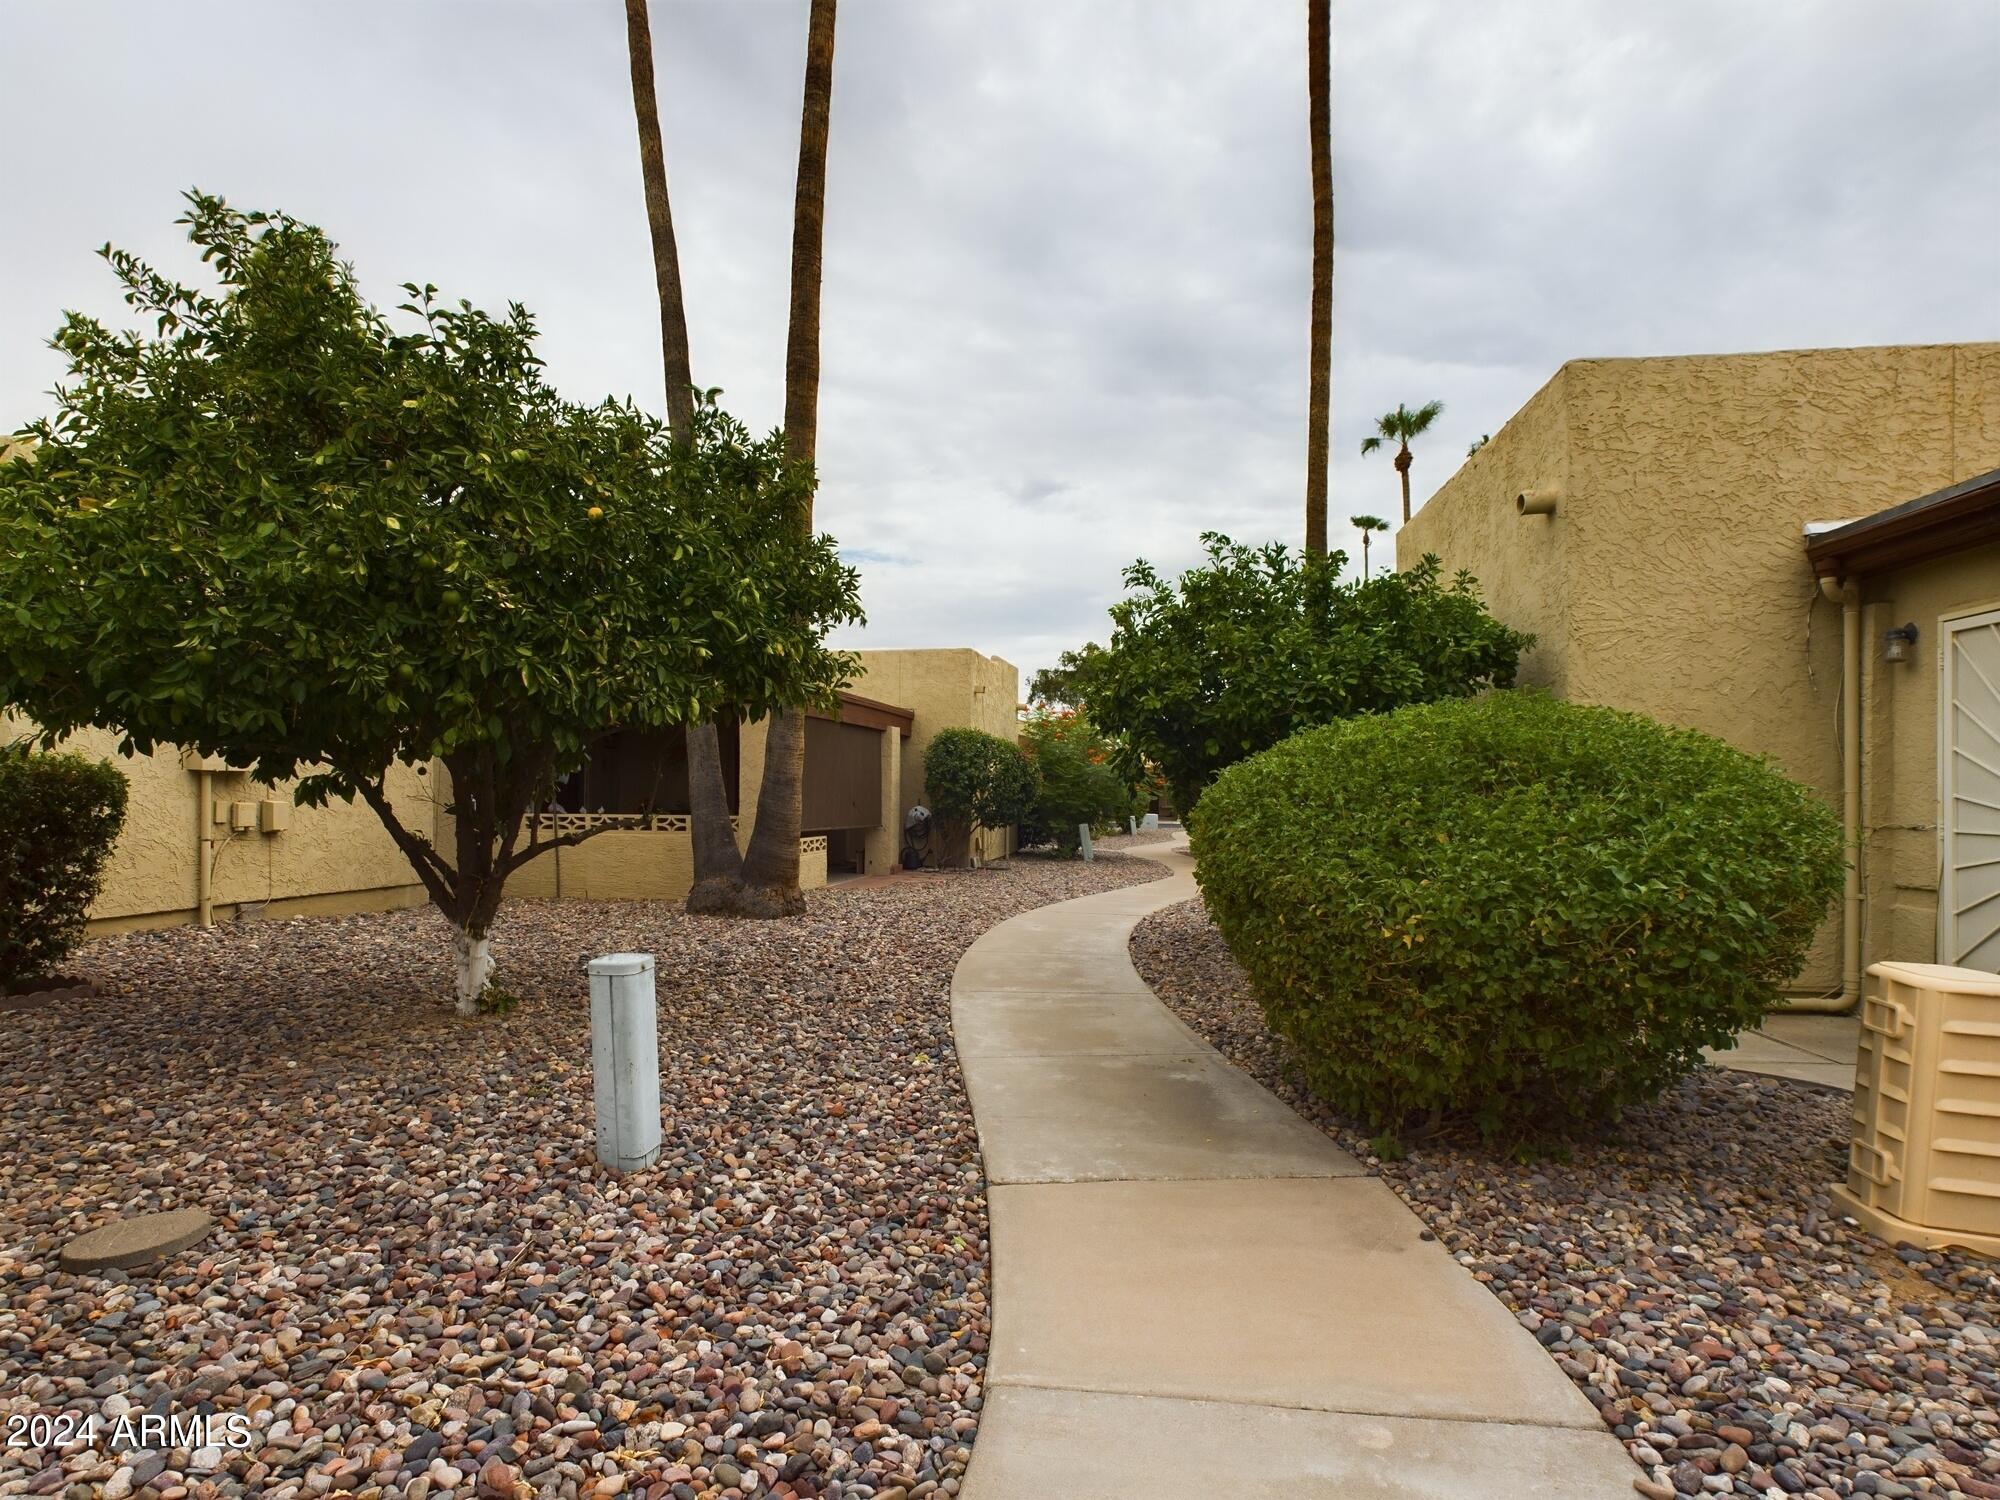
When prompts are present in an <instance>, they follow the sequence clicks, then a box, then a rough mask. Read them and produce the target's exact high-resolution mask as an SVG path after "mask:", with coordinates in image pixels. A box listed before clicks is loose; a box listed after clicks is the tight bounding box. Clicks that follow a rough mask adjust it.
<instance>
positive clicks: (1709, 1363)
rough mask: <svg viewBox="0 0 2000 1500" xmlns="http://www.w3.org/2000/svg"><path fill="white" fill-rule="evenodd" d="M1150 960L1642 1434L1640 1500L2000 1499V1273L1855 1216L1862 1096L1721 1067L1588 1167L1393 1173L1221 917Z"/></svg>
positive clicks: (1611, 1416)
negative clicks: (1235, 946)
mask: <svg viewBox="0 0 2000 1500" xmlns="http://www.w3.org/2000/svg"><path fill="white" fill-rule="evenodd" d="M1132 958H1133V962H1134V963H1135V964H1136V965H1137V966H1138V968H1139V970H1140V972H1141V973H1142V974H1144V975H1145V977H1146V980H1147V982H1148V983H1149V984H1151V985H1152V986H1153V988H1154V990H1155V991H1156V992H1157V993H1158V994H1159V996H1160V998H1161V999H1162V1000H1164V1001H1165V1002H1166V1003H1167V1004H1168V1005H1169V1006H1171V1007H1172V1008H1173V1009H1174V1011H1175V1012H1176V1013H1178V1014H1179V1015H1180V1017H1181V1018H1182V1019H1183V1020H1185V1021H1186V1022H1187V1023H1188V1024H1189V1025H1191V1026H1193V1027H1194V1028H1195V1029H1196V1030H1197V1031H1198V1032H1200V1033H1201V1034H1202V1035H1203V1036H1204V1037H1206V1038H1207V1039H1208V1041H1209V1042H1210V1043H1211V1044H1212V1045H1214V1046H1215V1047H1216V1049H1217V1050H1218V1051H1220V1052H1221V1053H1223V1055H1224V1056H1226V1057H1228V1058H1229V1059H1230V1061H1232V1062H1234V1063H1235V1064H1236V1065H1237V1066H1239V1067H1241V1068H1243V1069H1244V1070H1245V1071H1246V1072H1248V1073H1250V1074H1251V1075H1252V1076H1254V1077H1256V1078H1257V1079H1258V1080H1259V1081H1260V1082H1262V1083H1264V1084H1265V1085H1266V1086H1267V1087H1269V1088H1271V1089H1272V1090H1273V1091H1275V1092H1276V1093H1277V1094H1278V1095H1279V1096H1280V1097H1282V1098H1283V1099H1284V1100H1285V1101H1286V1102H1287V1103H1289V1104H1290V1105H1291V1106H1292V1107H1293V1108H1294V1109H1296V1110H1297V1111H1298V1112H1299V1113H1300V1114H1302V1115H1304V1116H1305V1117H1306V1118H1308V1119H1310V1120H1312V1121H1314V1122H1315V1123H1317V1124H1318V1125H1319V1126H1320V1127H1321V1128H1322V1129H1324V1130H1325V1131H1326V1132H1327V1133H1328V1134H1329V1135H1331V1136H1332V1137H1333V1138H1334V1139H1335V1140H1336V1141H1337V1142H1338V1143H1339V1144H1340V1145H1341V1146H1343V1147H1345V1148H1346V1149H1347V1150H1348V1151H1349V1152H1351V1153H1353V1154H1354V1155H1355V1156H1356V1157H1358V1158H1360V1159H1361V1160H1362V1161H1363V1162H1364V1163H1365V1164H1366V1166H1367V1167H1368V1169H1369V1170H1370V1171H1371V1172H1374V1173H1377V1174H1379V1175H1380V1176H1381V1177H1382V1178H1384V1179H1385V1180H1386V1181H1387V1182H1388V1183H1389V1185H1390V1186H1391V1187H1392V1188H1394V1189H1395V1191H1396V1192H1397V1193H1398V1194H1399V1195H1400V1196H1401V1197H1402V1198H1403V1199H1404V1201H1405V1202H1407V1203H1408V1204H1409V1205H1410V1207H1411V1208H1413V1209H1414V1210H1415V1211H1416V1213H1417V1214H1418V1216H1419V1217H1420V1218H1421V1219H1422V1220H1423V1221H1424V1223H1425V1224H1426V1225H1427V1226H1428V1227H1429V1229H1430V1231H1431V1232H1432V1233H1433V1234H1435V1235H1436V1236H1437V1238H1438V1239H1439V1240H1440V1241H1441V1242H1442V1243H1443V1244H1444V1245H1445V1246H1446V1247H1447V1248H1448V1249H1449V1250H1450V1251H1451V1252H1452V1254H1453V1255H1454V1256H1456V1257H1457V1258H1458V1260H1459V1262H1460V1263H1461V1264H1463V1265H1464V1266H1465V1267H1466V1268H1467V1269H1468V1270H1469V1271H1470V1272H1471V1273H1472V1274H1473V1275H1474V1276H1475V1277H1477V1278H1478V1279H1479V1280H1480V1281H1481V1282H1483V1283H1485V1284H1486V1285H1487V1286H1488V1287H1489V1288H1490V1289H1491V1290H1492V1292H1493V1293H1494V1295H1495V1296H1497V1297H1499V1298H1500V1300H1501V1301H1502V1302H1504V1303H1505V1304H1506V1305H1507V1306H1508V1307H1509V1308H1510V1309H1512V1310H1513V1312H1514V1315H1515V1316H1516V1317H1517V1318H1518V1319H1519V1320H1520V1322H1521V1324H1522V1325H1523V1326H1524V1327H1525V1328H1527V1329H1528V1330H1529V1331H1530V1332H1531V1333H1533V1334H1534V1335H1535V1337H1536V1338H1537V1339H1538V1340H1539V1341H1540V1342H1541V1344H1542V1345H1543V1347H1545V1348H1546V1349H1548V1351H1549V1355H1550V1357H1551V1358H1553V1359H1554V1360H1555V1361H1556V1362H1557V1363H1558V1364H1559V1365H1561V1366H1562V1368H1563V1370H1564V1371H1565V1372H1566V1373H1567V1374H1568V1375H1569V1376H1570V1378H1571V1379H1572V1380H1573V1381H1575V1383H1576V1385H1577V1386H1578V1388H1579V1389H1580V1390H1581V1391H1582V1392H1583V1393H1584V1395H1585V1396H1587V1397H1588V1398H1589V1399H1590V1401H1591V1403H1592V1405H1594V1406H1595V1407H1596V1408H1597V1409H1598V1411H1599V1413H1600V1414H1601V1415H1602V1416H1603V1419H1604V1421H1605V1423H1606V1425H1607V1426H1609V1427H1610V1428H1611V1429H1612V1430H1613V1431H1615V1432H1616V1433H1617V1435H1618V1436H1619V1437H1620V1438H1622V1439H1624V1441H1625V1445H1626V1448H1627V1449H1628V1450H1629V1451H1630V1453H1631V1454H1632V1457H1633V1459H1634V1460H1635V1461H1636V1462H1637V1463H1638V1464H1639V1465H1640V1468H1641V1470H1642V1473H1641V1474H1640V1475H1639V1477H1638V1478H1637V1479H1636V1480H1635V1482H1634V1485H1633V1488H1634V1490H1635V1492H1636V1493H1639V1494H1642V1495H1646V1496H1650V1497H1653V1500H1671V1497H1673V1496H1676V1495H1679V1496H1699V1495H1741V1496H1760V1497H1761V1496H1770V1495H1778V1496H1785V1495H1805V1496H1811V1497H1815V1500H1826V1497H1830V1496H1848V1495H1876V1496H1883V1497H1903V1496H1912V1495H1945V1494H1952V1493H1958V1494H1961V1495H1966V1496H1972V1497H1976V1500H1994V1497H2000V1410H1997V1409H2000V1266H1996V1265H1995V1264H1994V1263H1993V1262H1990V1261H1985V1260H1981V1259H1978V1258H1976V1257H1968V1256H1965V1255H1961V1254H1957V1253H1951V1252H1926V1251H1920V1250H1914V1249H1909V1248H1901V1249H1898V1248H1894V1247H1891V1246H1888V1245H1885V1244H1883V1243H1882V1242H1881V1241H1880V1240H1877V1239H1874V1238H1873V1237H1871V1236H1869V1235H1867V1234H1865V1233H1864V1232H1862V1231H1861V1230H1860V1229H1859V1228H1857V1227H1855V1226H1854V1225H1853V1224H1852V1223H1850V1222H1847V1221H1844V1220H1843V1219H1841V1218H1840V1217H1839V1215H1838V1214H1837V1213H1836V1212H1835V1210H1834V1208H1833V1206H1832V1203H1831V1201H1830V1199H1829V1197H1828V1195H1827V1192H1826V1188H1827V1185H1829V1184H1831V1183H1833V1182H1834V1181H1836V1180H1838V1178H1839V1177H1840V1176H1841V1175H1842V1173H1843V1171H1844V1165H1845V1143H1846V1139H1847V1127H1848V1109H1849V1102H1850V1101H1849V1098H1848V1096H1847V1095H1846V1094H1843V1093H1834V1092H1832V1091H1827V1090H1820V1089H1815V1088H1813V1087H1811V1086H1809V1085H1805V1084H1795V1083H1791V1082H1787V1081H1785V1080H1781V1079H1774V1078H1759V1077H1755V1076H1753V1075H1750V1074H1745V1073H1736V1072H1731V1071H1726V1070H1723V1069H1717V1068H1709V1069H1704V1070H1703V1071H1702V1072H1700V1073H1699V1074H1697V1075H1696V1076H1695V1077H1693V1078H1690V1079H1688V1080H1687V1081H1686V1082H1684V1083H1683V1084H1681V1085H1680V1086H1679V1087H1678V1088H1676V1089H1675V1090H1674V1091H1672V1092H1671V1093H1670V1094H1668V1095H1667V1097H1666V1098H1664V1099H1662V1100H1660V1101H1659V1102H1658V1103H1657V1104H1655V1105H1653V1106H1651V1107H1649V1108H1647V1109H1643V1110H1639V1111H1636V1112H1635V1113H1633V1114H1632V1115H1630V1116H1629V1117H1628V1118H1627V1119H1626V1120H1625V1121H1624V1123H1623V1124H1622V1125H1621V1126H1620V1128H1619V1130H1618V1131H1617V1133H1616V1134H1615V1135H1614V1136H1611V1137H1608V1138H1605V1139H1602V1140H1597V1141H1591V1142H1586V1143H1582V1144H1580V1145H1578V1146H1576V1147H1575V1148H1574V1150H1573V1152H1572V1154H1571V1156H1570V1158H1569V1159H1568V1160H1563V1161H1541V1162H1534V1163H1521V1162H1516V1161H1512V1160H1508V1159H1505V1158H1501V1157H1497V1156H1495V1155H1493V1154H1491V1153H1488V1152H1483V1151H1480V1150H1477V1149H1473V1148H1469V1147H1466V1146H1463V1145H1455V1144H1441V1143H1434V1142H1433V1143H1424V1144H1418V1145H1414V1146H1412V1147H1411V1148H1410V1149H1409V1151H1408V1154H1407V1155H1406V1156H1405V1157H1404V1158H1403V1159H1401V1160H1383V1159H1382V1158H1380V1157H1378V1156H1377V1155H1375V1153H1374V1151H1373V1149H1372V1148H1371V1144H1370V1141H1369V1137H1368V1132H1367V1131H1365V1130H1362V1129H1359V1128H1357V1127H1356V1126H1354V1125H1353V1124H1352V1123H1351V1122H1348V1121H1346V1120H1343V1119H1341V1118H1340V1117H1338V1116H1336V1115H1335V1114H1333V1113H1332V1111H1330V1110H1329V1109H1327V1108H1326V1107H1325V1106H1324V1105H1322V1104H1321V1103H1319V1102H1318V1101H1317V1100H1315V1099H1313V1098H1312V1097H1311V1096H1310V1095H1308V1094H1307V1093H1305V1092H1304V1090H1303V1089H1302V1088H1301V1087H1300V1086H1299V1084H1298V1083H1297V1082H1296V1075H1295V1073H1294V1071H1293V1069H1291V1068H1290V1067H1289V1066H1288V1065H1287V1062H1286V1059H1285V1056H1284V1052H1283V1048H1282V1047H1281V1045H1280V1044H1279V1043H1277V1042H1276V1041H1274V1040H1273V1039H1272V1037H1271V1036H1270V1035H1269V1033H1268V1031H1267V1030H1266V1029H1265V1025H1264V1019H1263V1015H1262V1013H1261V1012H1260V1011H1259V1010H1258V1008H1257V1006H1256V1003H1255V1002H1254V1001H1253V1000H1252V999H1251V998H1250V995H1249V991H1248V988H1247V986H1246V984H1245V981H1244V977H1243V972H1242V970H1241V969H1239V968H1238V967H1237V965H1236V962H1235V960H1234V959H1233V958H1231V957H1230V954H1229V950H1228V948H1227V947H1226V946H1225V944H1224V943H1223V941H1222V937H1221V934H1220V933H1218V932H1217V931H1216V929H1215V927H1214V925H1213V924H1212V923H1211V922H1210V921H1209V920H1208V916H1207V913H1206V912H1205V911H1204V910H1203V908H1202V906H1201V903H1200V902H1198V901H1196V902H1189V903H1186V904H1183V905H1180V906H1175V907H1170V908H1168V909H1167V910H1165V911H1163V912H1158V913H1156V914H1154V915H1153V916H1151V917H1148V918H1146V919H1145V921H1143V922H1142V923H1140V925H1139V927H1138V929H1137V931H1136V932H1135V933H1134V935H1133V941H1132Z"/></svg>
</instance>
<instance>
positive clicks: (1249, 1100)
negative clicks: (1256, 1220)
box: [960, 1037, 1362, 1182]
mask: <svg viewBox="0 0 2000 1500" xmlns="http://www.w3.org/2000/svg"><path fill="white" fill-rule="evenodd" d="M1179 1040H1180V1048H1181V1050H1180V1053H1179V1055H1167V1056H1144V1055H1140V1056H1132V1055H1123V1056H1120V1055H1109V1054H1105V1053H1101V1052H1099V1053H1090V1054H1080V1055H1068V1056H1064V1055H1058V1054H1051V1053H1049V1052H1047V1051H1044V1052H1043V1053H1041V1054H1040V1055H1027V1056H1023V1055H1012V1056H995V1055H991V1054H988V1055H984V1056H980V1055H973V1054H970V1053H966V1052H961V1054H960V1064H961V1066H962V1067H963V1068H964V1069H965V1080H966V1087H967V1091H968V1092H969V1093H970V1094H971V1096H972V1115H973V1119H974V1121H975V1122H976V1123H977V1124H978V1127H979V1146H980V1151H981V1153H982V1154H983V1155H984V1156H985V1158H986V1175H987V1177H988V1178H989V1179H991V1180H992V1181H994V1182H1106V1181H1116V1180H1119V1179H1123V1178H1176V1177H1180V1178H1202V1177H1209V1178H1232V1177H1329V1176H1352V1175H1356V1174H1359V1173H1360V1171H1361V1170H1362V1169H1361V1166H1360V1164H1359V1163H1358V1162H1356V1161H1355V1160H1354V1158H1353V1157H1351V1156H1349V1155H1348V1154H1347V1153H1346V1152H1344V1151H1342V1150H1341V1149H1340V1148H1339V1147H1337V1146H1335V1145H1334V1144H1333V1142H1332V1141H1330V1140H1328V1139H1327V1137H1326V1134H1325V1132H1323V1131H1320V1130H1315V1129H1314V1128H1313V1127H1312V1126H1310V1125H1308V1124H1307V1123H1306V1122H1305V1121H1304V1120H1301V1119H1300V1118H1299V1117H1298V1116H1297V1115H1295V1114H1293V1113H1292V1112H1291V1111H1290V1110H1289V1109H1287V1108H1285V1106H1284V1105H1283V1104H1282V1103H1281V1102H1279V1100H1277V1099H1276V1098H1275V1097H1273V1096H1272V1095H1271V1094H1270V1093H1269V1092H1267V1091H1266V1090H1265V1089H1264V1088H1263V1087H1262V1086H1261V1085H1260V1084H1258V1083H1257V1082H1256V1081H1255V1080H1253V1079H1251V1078H1250V1077H1248V1076H1247V1075H1245V1074H1243V1073H1240V1072H1238V1071H1237V1070H1236V1069H1234V1068H1232V1067H1230V1066H1229V1065H1228V1064H1227V1063H1225V1062H1222V1061H1221V1060H1220V1059H1217V1058H1214V1057H1213V1056H1208V1057H1201V1056H1192V1055H1189V1043H1188V1039H1187V1038H1186V1037H1181V1038H1180V1039H1179ZM1196 1045H1200V1044H1199V1043H1197V1044H1196Z"/></svg>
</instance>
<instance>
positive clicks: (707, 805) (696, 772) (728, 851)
mask: <svg viewBox="0 0 2000 1500" xmlns="http://www.w3.org/2000/svg"><path fill="white" fill-rule="evenodd" d="M687 769H688V829H689V839H690V841H691V842H692V844H693V846H694V885H693V886H692V887H691V888H690V889H689V891H688V896H687V909H688V910H689V911H691V912H713V911H727V910H728V909H729V894H730V892H731V891H733V890H735V888H736V887H737V885H738V884H739V883H740V881H741V880H742V877H743V855H742V853H741V852H740V851H739V850H738V849H737V847H736V830H735V828H734V826H733V825H732V824H731V823H730V821H729V787H728V784H727V783H726V782H725V781H724V780H723V778H722V739H721V736H720V735H719V734H718V733H717V732H716V728H715V726H714V725H713V724H690V725H688V730H687Z"/></svg>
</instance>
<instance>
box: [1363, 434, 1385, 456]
mask: <svg viewBox="0 0 2000 1500" xmlns="http://www.w3.org/2000/svg"><path fill="white" fill-rule="evenodd" d="M1381 446H1382V440H1381V439H1380V438H1378V437H1367V438H1363V439H1362V440H1361V451H1362V452H1363V453H1373V452H1374V451H1375V450H1376V449H1377V448H1379V447H1381Z"/></svg>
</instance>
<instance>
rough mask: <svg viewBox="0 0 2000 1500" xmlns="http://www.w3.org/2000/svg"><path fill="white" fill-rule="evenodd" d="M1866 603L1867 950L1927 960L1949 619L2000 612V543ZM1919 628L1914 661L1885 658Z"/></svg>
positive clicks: (1928, 567) (1934, 922)
mask: <svg viewBox="0 0 2000 1500" xmlns="http://www.w3.org/2000/svg"><path fill="white" fill-rule="evenodd" d="M1995 467H2000V464H1996V465H1995ZM1862 600H1863V621H1864V627H1863V632H1862V639H1863V641H1864V642H1866V643H1867V646H1868V649H1866V650H1864V652H1863V656H1862V662H1863V678H1862V682H1863V689H1862V700H1861V701H1862V705H1863V711H1864V714H1865V725H1864V737H1863V754H1862V767H1863V776H1862V782H1861V826H1862V840H1863V864H1862V870H1863V872H1864V874H1863V893H1864V900H1865V906H1864V912H1865V916H1864V925H1863V929H1862V951H1863V953H1864V954H1866V955H1867V956H1868V957H1869V959H1870V961H1873V960H1874V959H1876V958H1906V959H1914V960H1918V961H1923V960H1926V959H1929V958H1931V957H1932V956H1933V954H1934V953H1935V944H1936V941H1937V936H1938V870H1939V862H1940V856H1941V853H1942V848H1941V839H1940V832H1939V819H1940V817H1941V815H1942V809H1941V807H1940V805H1939V792H1940V785H1939V778H1938V743H1939V741H1938V735H1939V706H1938V690H1939V685H1940V683H1941V682H1942V680H1943V675H1944V630H1943V628H1942V622H1943V621H1945V620H1947V619H1949V618H1951V617H1953V616H1957V615H1969V614H1979V613H1983V612H1984V611H1987V610H1993V609H2000V543H1996V544H1993V545H1990V546H1985V547H1975V548H1971V549H1969V550H1967V551H1965V552H1962V553H1959V554H1958V555H1956V556H1953V557H1944V558H1938V559H1937V560H1935V561H1933V562H1927V563H1920V564H1917V565H1915V566H1912V567H1907V568H1902V569H1899V570H1897V571H1896V572H1894V573H1890V574H1885V575H1884V576H1882V577H1880V578H1871V579H1869V580H1867V581H1866V583H1865V584H1864V585H1863V588H1862ZM1912 623H1913V624H1915V625H1916V627H1917V631H1918V636H1917V647H1916V650H1915V651H1914V652H1912V654H1911V659H1910V660H1909V661H1906V662H1887V661H1884V660H1882V653H1881V652H1880V650H1879V649H1875V645H1876V643H1878V642H1880V641H1881V639H1882V636H1883V633H1884V632H1885V631H1887V630H1889V629H1890V628H1892V627H1894V626H1898V625H1903V624H1912Z"/></svg>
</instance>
